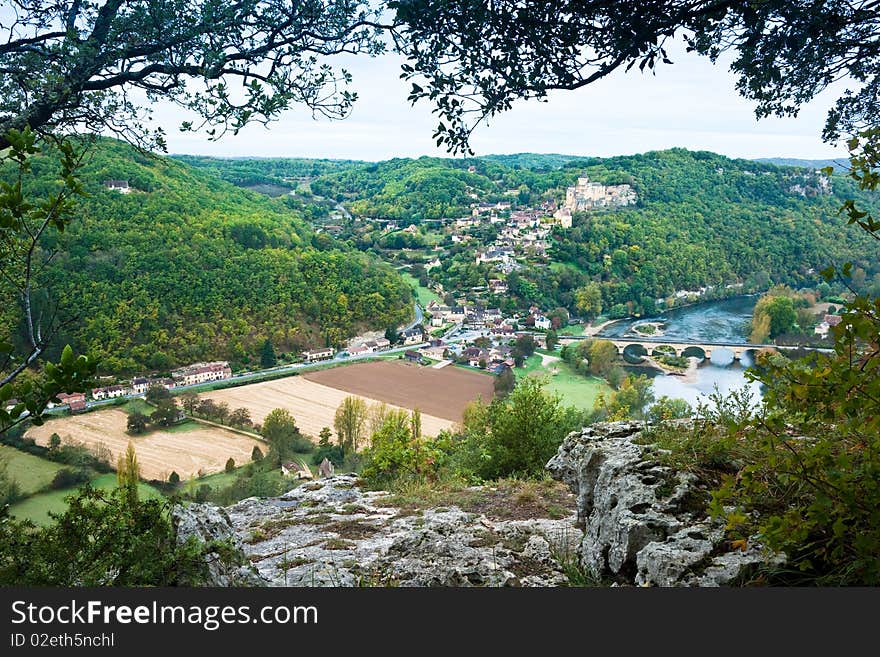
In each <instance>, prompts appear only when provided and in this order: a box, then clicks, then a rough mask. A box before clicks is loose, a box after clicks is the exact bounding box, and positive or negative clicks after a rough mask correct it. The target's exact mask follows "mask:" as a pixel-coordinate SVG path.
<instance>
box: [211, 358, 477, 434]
mask: <svg viewBox="0 0 880 657" xmlns="http://www.w3.org/2000/svg"><path fill="white" fill-rule="evenodd" d="M371 365H380V366H381V365H386V366H390V368H387V367H386V368H378V369H372V368H370V369H368V370H366V371H365V370H364V369H363V368H365V367H367V368H369V367H370V366H371ZM448 370H449V371H450V372H452V371H453V368H448ZM425 371H427V370H425ZM430 371H431V372H433V373H434V374H435V375H437V374H443V373H444V372H446V371H447V370H430ZM371 372H375V373H377V376H376V377H375V378H374V380H373V383H369V381H370V377H371V376H372V374H371ZM379 372H382V374H379ZM331 373H333V374H335V377H334V378H336V379H337V380H340V379H341V380H342V381H345V384H344V385H343V384H339V385H337V386H331V385H330V384H327V385H322V383H319V382H317V381H313V380H311V379H312V378H313V377H318V376H319V375H322V374H331ZM413 373H415V374H418V372H416V371H415V370H414V368H409V367H406V366H404V365H400V364H397V363H393V362H375V363H369V364H364V365H361V364H359V365H350V366H346V367H337V368H334V369H332V370H325V371H322V372H315V373H314V374H309V375H307V376H292V377H288V378H285V379H278V380H275V381H264V382H262V383H253V384H251V385H246V386H239V387H237V388H227V389H225V390H216V391H214V392H208V393H205V394H203V395H200V396H201V397H203V398H207V399H213V400H214V401H217V402H226V403H227V404H229V407H230V408H232V409H235V408H239V407H244V408H247V409H249V410H250V412H251V417H252V418H253V420H254V422H262V421H263V419H264V418H265V417H266V415H268V414H269V412H270V411H272V410H273V409H275V408H286V409H287V410H289V411H290V412H291V414H292V415H293V417H294V418H295V419H296V424H297V426H298V427H299V428H300V429H301V430H302V431H303V433H305V434H308V435H310V436H313V437H315V436H317V435H318V433H319V432H320V431H321V429H322V428H323V427H330V428H331V429H332V428H333V418H334V416H335V415H336V409H337V408H339V405H340V404H341V403H342V400H343V399H345V398H346V397H349V396H352V395H354V396H357V397H361V398H363V399H364V400H365V401H366V402H367V403H368V404H376V403H380V402H385V403H387V404H388V405H389V407H392V408H403V409H407V410H412V409H414V408H419V409H420V410H421V411H422V431H424V433H425V435H428V436H436V435H437V434H438V433H439V432H440V431H441V430H443V429H449V428H451V427H452V426H453V425H455V424H457V423H458V422H460V421H461V411H462V410H463V409H464V404H465V403H466V402H467V401H469V399H466V400H464V401H461V400H455V401H451V400H449V399H447V405H445V406H444V405H443V404H438V403H436V402H435V401H434V399H432V397H431V394H433V393H431V392H430V391H428V392H425V390H424V388H422V387H416V388H414V389H413V390H412V391H410V392H409V393H406V394H401V393H402V392H404V391H406V386H407V385H411V382H412V379H413V377H412V374H413ZM462 373H463V374H466V375H467V374H470V373H469V372H462ZM395 376H396V377H397V379H399V380H397V379H395V378H394V377H395ZM473 376H479V377H480V378H481V379H486V384H488V390H489V391H490V393H491V391H492V389H493V388H492V379H491V378H489V377H484V376H481V375H473ZM442 378H446V377H445V376H444V377H442ZM454 378H456V379H457V377H454ZM352 383H355V385H351V384H352ZM453 385H456V384H453ZM484 385H485V384H484ZM395 389H397V390H396V391H395ZM419 390H421V391H422V392H421V393H420V392H419ZM441 392H442V391H441ZM454 403H460V406H457V407H455V406H452V405H451V404H454ZM429 408H430V409H431V410H429ZM438 411H439V412H438Z"/></svg>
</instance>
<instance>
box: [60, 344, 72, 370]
mask: <svg viewBox="0 0 880 657" xmlns="http://www.w3.org/2000/svg"><path fill="white" fill-rule="evenodd" d="M61 364H62V365H63V366H64V367H65V369H66V368H69V367H70V366H71V365H73V349H72V348H71V347H70V345H66V346H65V347H64V351H62V352H61Z"/></svg>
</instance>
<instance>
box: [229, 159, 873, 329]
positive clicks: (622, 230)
mask: <svg viewBox="0 0 880 657" xmlns="http://www.w3.org/2000/svg"><path fill="white" fill-rule="evenodd" d="M249 162H252V163H253V167H254V168H253V170H252V171H253V172H257V171H259V170H260V168H261V167H263V166H264V165H263V164H260V160H250V161H248V160H234V161H222V160H213V161H212V163H211V166H213V167H215V168H216V169H218V170H222V169H223V168H224V167H226V166H233V167H235V168H236V170H237V171H238V173H236V174H235V175H240V173H241V169H242V167H244V168H245V169H247V167H248V166H250V165H249V164H248V163H249ZM303 168H304V165H303V163H302V161H293V164H292V169H291V171H301V170H303ZM279 170H283V167H282V169H279ZM585 174H586V175H589V177H590V178H591V179H592V180H596V181H599V182H603V183H606V184H613V183H629V184H631V185H633V187H634V188H635V189H636V191H637V192H638V195H639V200H638V203H637V204H636V205H635V206H632V207H628V208H624V209H619V210H615V211H610V212H609V211H594V212H591V213H587V214H584V215H582V216H576V217H575V222H574V227H573V229H571V230H558V231H557V232H556V235H555V240H554V245H553V249H552V257H553V259H554V260H555V261H557V262H560V263H564V264H568V265H570V266H568V267H561V268H560V267H553V268H543V269H541V268H531V269H530V270H528V271H526V272H524V273H523V274H522V275H514V276H512V279H513V280H514V281H515V282H517V283H520V282H521V283H522V285H516V286H513V287H511V295H512V297H513V298H512V299H511V301H512V302H514V301H515V302H516V303H518V304H520V305H521V304H523V303H526V302H528V303H538V304H539V305H542V306H547V305H550V304H553V305H564V306H567V307H569V308H570V309H573V307H574V290H575V289H577V288H578V287H580V286H583V285H585V284H586V283H587V282H589V281H591V280H592V281H595V282H597V283H598V284H600V285H601V288H602V295H603V305H604V307H605V308H606V309H612V308H613V309H614V312H615V313H627V312H634V313H640V312H650V311H651V309H652V306H653V305H654V301H655V300H656V299H658V298H663V297H667V296H669V295H671V294H673V293H674V292H675V291H676V290H695V289H698V288H700V287H703V286H709V285H713V286H719V285H736V284H739V283H743V284H744V286H745V289H754V290H762V289H766V286H767V285H769V284H770V283H771V282H781V283H787V284H791V285H796V286H803V285H807V286H812V285H816V284H817V283H818V282H819V281H820V277H819V274H818V272H819V271H820V270H822V269H824V268H825V267H826V266H828V265H829V264H837V265H840V264H842V263H844V262H847V261H852V262H853V263H854V265H855V270H856V271H857V272H858V270H859V269H861V270H863V271H861V273H860V274H859V278H858V280H856V282H857V283H858V282H859V281H860V280H861V281H865V280H866V281H867V284H871V278H872V277H873V276H874V275H876V274H877V273H878V262H880V249H878V246H877V244H876V242H874V241H873V240H871V239H869V238H868V237H866V236H865V235H864V233H863V231H860V230H858V229H857V228H854V227H851V226H847V225H846V224H845V221H844V220H843V218H842V217H841V216H840V214H839V213H838V210H839V209H840V207H841V205H842V203H843V201H844V200H845V199H848V198H853V197H855V198H859V199H861V202H862V203H867V204H868V205H869V206H871V207H875V208H876V207H877V202H876V196H875V197H869V196H867V195H865V194H863V193H861V192H859V191H858V190H857V189H856V188H855V185H854V184H853V182H852V181H851V180H850V179H849V178H847V177H845V176H844V175H840V174H835V175H834V177H833V179H832V180H831V181H830V183H827V185H826V181H824V180H823V178H822V177H820V176H819V175H817V174H816V173H815V170H813V169H804V168H796V167H790V166H776V165H773V164H770V163H762V162H756V161H753V160H743V159H738V160H734V159H730V158H727V157H724V156H721V155H717V154H714V153H709V152H704V151H688V150H685V149H670V150H665V151H654V152H649V153H644V154H641V155H632V156H621V157H611V158H571V157H569V156H562V155H539V154H529V153H524V154H518V155H507V156H489V157H486V158H461V159H443V158H433V157H422V158H419V159H394V160H389V161H385V162H378V163H350V164H348V165H342V164H340V167H339V168H338V169H337V170H335V171H334V170H328V171H325V172H324V173H322V174H321V175H318V176H316V177H315V178H314V179H312V180H311V183H310V189H311V192H314V194H316V195H319V196H320V197H324V198H325V199H331V200H332V201H333V202H342V203H343V204H344V205H345V206H346V207H347V208H348V209H349V210H350V211H351V212H352V213H354V214H355V215H356V216H361V217H379V218H383V217H384V218H392V219H402V220H405V221H408V222H413V223H419V221H421V220H425V219H436V218H442V217H447V218H448V217H460V216H464V215H468V214H469V213H470V209H471V208H470V206H471V205H472V204H473V203H475V202H485V201H498V200H504V201H512V202H513V203H514V204H517V205H518V206H519V207H534V208H537V207H538V206H539V205H540V204H541V203H543V202H545V201H553V202H559V201H561V200H562V199H563V198H564V195H565V188H566V186H568V185H571V184H574V182H575V181H576V179H577V178H578V177H579V176H581V175H585ZM306 209H308V208H306ZM362 242H363V244H361V242H358V244H360V245H361V246H362V247H363V248H369V247H368V246H365V245H368V244H369V241H364V240H362ZM457 249H461V247H460V246H456V247H454V248H452V249H451V253H452V257H451V258H450V257H447V258H445V259H444V264H443V270H444V272H445V273H446V278H445V283H447V284H448V285H447V286H450V285H451V286H457V287H461V286H473V285H485V284H486V280H487V279H488V278H489V277H490V272H489V271H488V269H487V266H485V265H483V266H482V267H483V268H484V269H487V271H482V270H480V267H478V266H476V265H474V264H473V258H472V256H471V255H469V254H467V253H461V254H459V255H456V254H455V253H456V250H457ZM453 273H454V274H455V275H453ZM874 284H876V281H875V282H874ZM738 289H739V288H738ZM528 303H526V305H528Z"/></svg>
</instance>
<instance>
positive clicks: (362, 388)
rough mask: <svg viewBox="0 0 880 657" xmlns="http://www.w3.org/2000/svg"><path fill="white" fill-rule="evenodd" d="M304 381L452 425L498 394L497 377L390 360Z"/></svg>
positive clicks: (308, 376) (311, 376)
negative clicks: (469, 408)
mask: <svg viewBox="0 0 880 657" xmlns="http://www.w3.org/2000/svg"><path fill="white" fill-rule="evenodd" d="M303 378H304V379H308V380H309V381H314V382H315V383H320V384H323V385H325V386H330V387H331V388H337V389H339V390H345V391H346V392H351V393H354V394H356V395H362V396H364V397H371V398H373V399H378V400H380V401H383V402H387V403H389V404H394V405H396V406H402V407H404V408H418V409H419V410H421V411H422V413H424V414H427V415H434V416H436V417H441V418H445V419H447V420H451V421H452V422H461V419H462V412H463V411H464V407H465V406H466V405H467V403H468V402H470V401H473V400H474V399H476V398H477V397H482V398H483V401H485V402H487V403H488V402H490V401H492V397H493V396H494V394H495V380H494V377H492V376H489V375H486V374H480V373H479V372H470V371H468V370H463V369H460V368H458V367H444V368H442V369H434V368H432V367H420V366H419V365H416V364H414V363H402V362H398V361H387V360H384V361H374V362H371V363H358V364H357V365H350V366H348V367H336V368H333V369H329V370H322V371H319V372H310V373H308V374H304V375H303ZM423 417H424V416H423Z"/></svg>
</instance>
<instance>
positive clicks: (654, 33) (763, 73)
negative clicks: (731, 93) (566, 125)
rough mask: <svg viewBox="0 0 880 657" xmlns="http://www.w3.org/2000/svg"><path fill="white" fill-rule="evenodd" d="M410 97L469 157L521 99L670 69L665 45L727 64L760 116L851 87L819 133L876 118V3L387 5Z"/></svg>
mask: <svg viewBox="0 0 880 657" xmlns="http://www.w3.org/2000/svg"><path fill="white" fill-rule="evenodd" d="M389 4H390V6H391V7H393V8H395V9H396V10H397V18H398V20H399V21H401V23H402V24H403V26H402V27H400V31H401V32H402V33H403V34H405V36H406V39H404V40H401V41H400V42H399V43H398V46H399V48H400V49H401V50H402V51H403V52H404V53H405V54H406V55H407V57H408V59H409V61H408V63H406V64H404V67H403V68H404V74H405V75H406V76H407V77H408V78H409V79H411V80H412V81H413V84H412V90H411V93H410V99H411V100H412V101H413V102H416V101H419V100H429V101H430V102H431V103H432V104H433V105H434V111H435V113H436V114H438V115H439V117H440V122H439V123H438V126H437V129H436V132H435V137H436V138H437V141H438V143H442V144H445V145H446V146H447V147H449V148H450V149H452V150H454V151H466V150H468V139H469V137H470V134H471V132H472V131H473V129H474V127H475V126H476V125H478V124H479V123H481V122H482V121H484V120H485V119H487V118H488V117H491V116H492V115H494V114H497V113H499V112H502V111H505V110H507V109H509V108H510V107H511V106H512V104H513V102H514V101H515V100H517V99H519V98H539V99H543V98H546V97H547V95H548V93H549V92H551V91H554V90H559V89H567V90H571V89H578V88H580V87H584V86H586V85H589V84H592V83H594V82H596V81H598V80H601V79H603V78H604V77H606V76H608V75H609V74H611V73H612V72H614V71H617V70H619V69H621V70H630V69H632V68H633V67H638V69H639V70H642V71H644V70H654V69H657V68H659V66H660V65H661V64H672V61H671V59H670V57H669V54H668V52H667V50H668V47H669V43H670V42H672V41H673V40H674V39H676V38H678V39H682V40H683V41H684V42H685V43H686V44H687V48H688V50H689V51H693V52H696V53H699V54H700V55H704V56H706V57H709V58H710V59H711V60H712V61H717V60H718V59H719V58H720V57H721V56H722V55H723V54H725V53H730V54H732V56H733V62H732V64H731V70H732V71H733V72H734V73H735V74H736V75H737V78H738V79H737V90H738V91H739V92H740V94H742V95H743V96H744V97H746V98H748V99H750V100H753V101H754V102H755V103H756V114H757V115H758V117H763V116H770V115H779V116H790V115H795V114H797V112H798V109H799V107H800V106H801V105H802V104H803V103H805V102H807V101H808V100H810V99H811V98H813V97H815V96H816V95H817V94H818V93H819V92H821V91H822V90H824V89H825V88H827V87H828V86H829V85H830V84H831V83H832V82H835V81H837V80H840V79H842V78H846V77H847V76H849V79H848V89H847V90H846V91H845V92H844V93H843V94H842V95H841V96H840V97H839V98H838V100H837V102H836V103H835V105H834V107H833V108H832V109H831V111H830V112H829V114H828V119H827V122H826V125H825V130H824V136H825V138H826V139H833V138H836V137H837V136H838V135H840V134H842V133H854V132H857V131H859V130H860V129H863V128H865V127H867V125H870V124H871V123H872V122H874V121H875V120H876V117H877V116H878V114H880V111H878V110H880V93H878V92H880V78H878V73H880V39H878V36H880V6H878V4H877V3H876V2H873V1H872V0H826V1H824V2H787V1H785V0H765V1H764V2H736V1H734V0H652V1H650V2H638V3H633V2H629V1H627V0H611V1H610V2H606V1H605V0H602V1H601V2H600V1H596V0H586V1H578V2H572V0H548V1H545V0H500V1H498V2H492V3H485V2H481V1H480V0H453V1H451V2H431V1H430V0H395V1H392V2H390V3H389Z"/></svg>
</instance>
